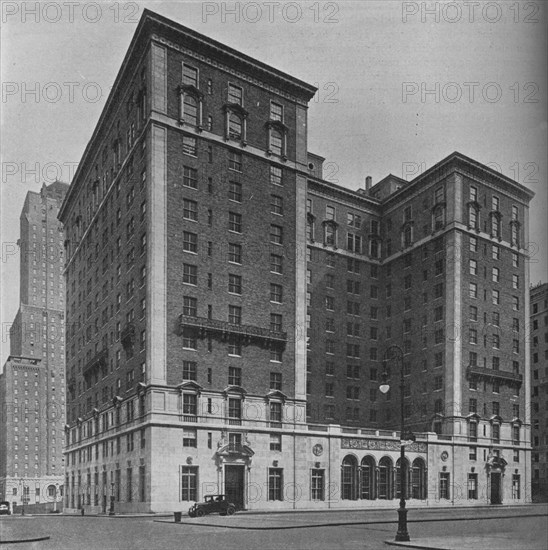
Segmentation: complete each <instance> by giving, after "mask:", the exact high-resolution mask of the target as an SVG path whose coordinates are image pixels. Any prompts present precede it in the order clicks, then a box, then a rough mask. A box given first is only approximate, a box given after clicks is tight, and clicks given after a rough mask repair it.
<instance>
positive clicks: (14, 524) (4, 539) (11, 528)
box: [0, 516, 50, 544]
mask: <svg viewBox="0 0 548 550" xmlns="http://www.w3.org/2000/svg"><path fill="white" fill-rule="evenodd" d="M32 523H33V522H32V516H2V517H1V519H0V544H9V543H17V542H36V541H40V540H47V539H49V538H50V536H49V534H48V533H46V532H44V531H43V530H41V529H36V528H35V526H34V525H33V524H32Z"/></svg>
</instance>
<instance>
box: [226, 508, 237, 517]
mask: <svg viewBox="0 0 548 550" xmlns="http://www.w3.org/2000/svg"><path fill="white" fill-rule="evenodd" d="M235 511H236V509H235V508H234V506H229V507H228V508H227V509H226V513H227V514H228V515H229V516H232V515H233V514H234V512H235Z"/></svg>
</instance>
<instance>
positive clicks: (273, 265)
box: [270, 254, 283, 274]
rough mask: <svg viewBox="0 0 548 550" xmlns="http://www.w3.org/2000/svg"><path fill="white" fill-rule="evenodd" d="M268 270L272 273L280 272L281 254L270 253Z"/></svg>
mask: <svg viewBox="0 0 548 550" xmlns="http://www.w3.org/2000/svg"><path fill="white" fill-rule="evenodd" d="M270 271H271V272H273V273H280V274H281V273H282V272H283V270H282V256H279V255H278V254H270Z"/></svg>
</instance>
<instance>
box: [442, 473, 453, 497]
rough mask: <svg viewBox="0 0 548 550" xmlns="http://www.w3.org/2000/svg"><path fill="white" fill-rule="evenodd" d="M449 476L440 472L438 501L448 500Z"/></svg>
mask: <svg viewBox="0 0 548 550" xmlns="http://www.w3.org/2000/svg"><path fill="white" fill-rule="evenodd" d="M449 476H450V475H449V472H440V485H439V488H440V500H449V498H450V491H449V488H450V487H449V481H450V477H449Z"/></svg>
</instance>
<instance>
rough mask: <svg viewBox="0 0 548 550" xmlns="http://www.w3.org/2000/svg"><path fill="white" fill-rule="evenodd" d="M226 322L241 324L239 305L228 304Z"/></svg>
mask: <svg viewBox="0 0 548 550" xmlns="http://www.w3.org/2000/svg"><path fill="white" fill-rule="evenodd" d="M228 322H229V323H230V324H231V325H241V324H242V308H241V307H240V306H228Z"/></svg>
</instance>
